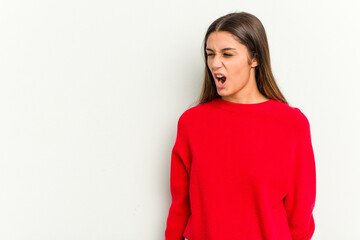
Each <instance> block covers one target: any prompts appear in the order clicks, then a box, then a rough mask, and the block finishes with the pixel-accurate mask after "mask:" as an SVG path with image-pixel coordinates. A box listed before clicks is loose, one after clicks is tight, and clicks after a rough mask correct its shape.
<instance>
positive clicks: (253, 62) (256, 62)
mask: <svg viewBox="0 0 360 240" xmlns="http://www.w3.org/2000/svg"><path fill="white" fill-rule="evenodd" d="M257 66H258V61H257V59H256V58H255V57H254V58H253V59H252V60H251V67H257Z"/></svg>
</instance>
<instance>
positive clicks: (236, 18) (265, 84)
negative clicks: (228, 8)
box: [196, 12, 288, 104]
mask: <svg viewBox="0 0 360 240" xmlns="http://www.w3.org/2000/svg"><path fill="white" fill-rule="evenodd" d="M216 31H226V32H229V33H231V34H233V35H234V36H236V37H237V39H238V40H239V42H240V43H241V44H243V45H245V46H246V47H247V49H248V52H249V57H250V59H252V58H254V57H255V58H256V59H257V62H258V66H256V68H255V79H256V85H257V87H258V89H259V91H260V93H262V94H263V95H264V96H266V97H268V98H271V99H276V100H279V101H281V102H284V103H286V104H288V102H287V101H286V99H285V97H284V96H283V94H282V93H281V91H280V89H279V88H278V86H277V84H276V81H275V78H274V76H273V73H272V71H271V63H270V53H269V46H268V41H267V37H266V32H265V29H264V26H263V25H262V23H261V22H260V20H259V19H258V18H257V17H255V16H254V15H252V14H250V13H246V12H240V13H237V12H235V13H230V14H227V15H225V16H222V17H220V18H218V19H216V20H215V21H214V22H213V23H212V24H211V25H210V26H209V28H208V30H207V31H206V34H205V38H204V41H203V57H204V60H205V74H204V82H203V86H202V90H201V95H200V97H199V99H198V100H197V102H196V104H201V103H205V102H209V101H211V100H213V99H215V98H217V97H221V96H220V95H219V94H218V93H217V91H216V85H215V82H214V79H213V76H212V74H211V71H210V69H209V67H208V64H207V58H206V42H207V39H208V37H209V35H210V33H212V32H216Z"/></svg>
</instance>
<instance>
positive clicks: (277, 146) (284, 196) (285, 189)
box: [165, 98, 316, 240]
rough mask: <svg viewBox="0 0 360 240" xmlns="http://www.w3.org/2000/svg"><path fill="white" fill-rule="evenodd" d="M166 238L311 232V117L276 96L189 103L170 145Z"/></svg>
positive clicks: (236, 239) (212, 239)
mask: <svg viewBox="0 0 360 240" xmlns="http://www.w3.org/2000/svg"><path fill="white" fill-rule="evenodd" d="M170 192H171V196H172V203H171V206H170V209H169V215H168V218H167V225H166V230H165V240H182V239H183V237H186V238H187V239H189V240H257V239H259V240H261V239H264V240H291V239H292V240H307V239H311V237H312V235H313V233H314V230H315V223H314V218H313V214H312V212H313V208H314V205H315V192H316V173H315V159H314V153H313V148H312V143H311V136H310V125H309V121H308V119H307V118H306V116H305V115H304V114H303V113H302V112H301V111H300V110H299V109H298V108H295V107H291V106H289V105H287V104H285V103H283V102H280V101H277V100H274V99H270V100H268V101H265V102H262V103H255V104H240V103H233V102H229V101H226V100H223V99H221V98H216V99H214V100H212V101H210V102H207V103H203V104H200V105H197V106H195V107H192V108H189V109H187V110H186V111H185V112H184V113H183V114H182V115H181V116H180V117H179V119H178V125H177V136H176V141H175V144H174V147H173V150H172V153H171V170H170Z"/></svg>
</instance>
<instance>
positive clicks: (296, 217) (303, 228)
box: [284, 109, 316, 240]
mask: <svg viewBox="0 0 360 240" xmlns="http://www.w3.org/2000/svg"><path fill="white" fill-rule="evenodd" d="M297 110H298V111H299V112H300V124H299V127H298V129H297V130H298V131H297V132H298V136H296V138H297V141H296V146H295V151H294V160H293V163H292V171H291V178H290V185H289V191H288V194H287V195H286V197H285V199H284V205H285V209H286V213H287V220H288V224H289V228H290V232H291V235H292V239H293V240H309V239H311V237H312V235H313V234H314V231H315V222H314V217H313V213H312V212H313V208H314V206H315V195H316V172H315V158H314V152H313V147H312V143H311V133H310V124H309V121H308V119H307V118H306V117H305V115H304V114H303V113H302V112H301V111H300V110H299V109H297Z"/></svg>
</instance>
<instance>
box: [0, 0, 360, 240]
mask: <svg viewBox="0 0 360 240" xmlns="http://www.w3.org/2000/svg"><path fill="white" fill-rule="evenodd" d="M359 10H360V4H359V1H356V0H354V1H350V0H347V1H342V2H341V3H340V2H339V1H325V0H320V1H301V2H300V1H296V2H295V1H293V2H292V3H290V1H286V0H282V1H280V0H279V1H272V2H269V1H238V0H232V1H231V0H228V1H213V0H206V1H205V0H201V1H189V0H188V1H177V2H171V1H165V0H163V1H160V0H154V1H137V2H136V1H133V2H129V1H128V2H127V3H126V4H125V3H122V2H121V1H120V2H119V1H115V0H113V1H85V0H71V1H69V0H67V1H60V0H59V1H45V0H39V1H25V0H18V1H1V3H0V34H1V35H0V112H1V117H0V146H1V147H0V226H1V227H0V239H4V240H8V239H9V240H10V239H11V240H20V239H21V240H22V239H27V240H32V239H34V240H35V239H36V240H39V239H46V240H48V239H59V240H60V239H61V240H63V239H67V240H78V239H86V240H92V239H101V240H103V239H124V240H138V239H147V240H158V239H163V238H164V230H165V225H166V218H167V214H168V209H169V206H170V203H171V196H170V192H169V175H170V172H169V171H170V154H171V149H172V147H173V144H174V142H175V137H176V124H177V119H178V117H179V116H180V114H181V113H182V112H183V111H184V110H186V109H187V108H188V107H189V106H190V105H191V104H192V103H193V102H194V101H195V100H196V98H197V97H198V95H199V93H200V90H201V85H202V73H203V61H202V56H201V44H202V39H203V37H204V34H205V31H206V28H207V27H208V25H209V24H210V23H211V22H212V21H213V20H215V19H216V18H218V17H220V16H222V15H224V14H227V13H230V12H233V11H247V12H250V13H252V14H254V15H256V16H257V17H258V18H259V19H260V20H261V21H262V22H263V24H264V26H265V29H266V31H267V34H268V39H269V44H270V51H271V59H272V64H273V71H274V74H275V77H276V78H277V81H278V84H279V86H280V89H281V90H282V92H283V93H284V95H285V97H286V98H287V100H288V101H289V103H290V105H292V106H296V107H299V108H300V109H301V110H302V111H303V112H304V113H305V114H306V116H307V117H308V119H309V121H310V124H311V130H312V140H313V148H314V151H315V155H316V156H315V157H316V164H317V202H316V206H315V211H314V214H315V221H316V231H315V235H314V238H313V239H320V240H323V239H334V240H335V239H351V240H353V239H360V232H359V231H358V227H359V226H360V220H359V214H360V206H359V203H360V195H359V190H358V189H359V183H360V176H359V174H358V172H359V167H360V164H359V161H360V154H359V143H360V141H359V135H360V127H359V122H360V113H359V108H360V99H359V96H358V93H359V87H360V83H359V82H360V79H359V67H360V60H359V59H360V48H359V42H360V28H359V26H360V15H359Z"/></svg>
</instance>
